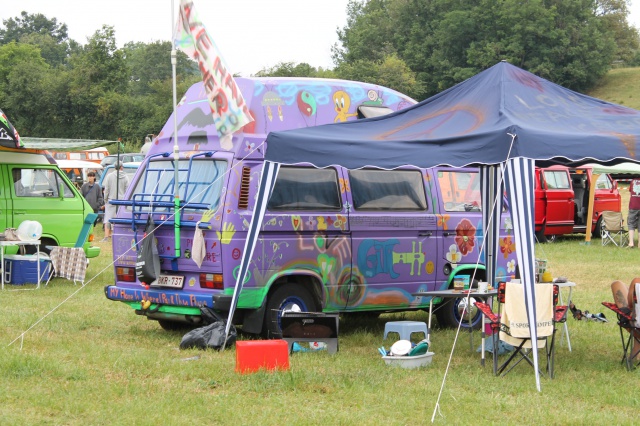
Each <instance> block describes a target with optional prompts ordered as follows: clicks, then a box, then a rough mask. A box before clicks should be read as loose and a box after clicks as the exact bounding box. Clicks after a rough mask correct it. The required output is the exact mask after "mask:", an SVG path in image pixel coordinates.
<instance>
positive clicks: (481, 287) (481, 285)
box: [478, 281, 489, 293]
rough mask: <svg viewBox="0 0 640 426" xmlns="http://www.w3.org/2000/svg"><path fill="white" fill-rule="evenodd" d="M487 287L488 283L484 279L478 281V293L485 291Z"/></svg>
mask: <svg viewBox="0 0 640 426" xmlns="http://www.w3.org/2000/svg"><path fill="white" fill-rule="evenodd" d="M488 289H489V283H488V282H486V281H480V282H479V283H478V293H486V292H487V290H488Z"/></svg>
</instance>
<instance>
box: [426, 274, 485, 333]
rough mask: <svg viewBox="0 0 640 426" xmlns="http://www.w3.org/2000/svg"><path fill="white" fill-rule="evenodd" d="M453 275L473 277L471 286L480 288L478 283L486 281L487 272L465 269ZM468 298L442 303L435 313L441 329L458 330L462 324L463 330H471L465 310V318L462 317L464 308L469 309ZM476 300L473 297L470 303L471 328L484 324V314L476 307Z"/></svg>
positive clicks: (448, 300) (446, 300) (450, 299)
mask: <svg viewBox="0 0 640 426" xmlns="http://www.w3.org/2000/svg"><path fill="white" fill-rule="evenodd" d="M451 275H468V276H469V278H470V279H471V277H473V282H472V284H471V286H472V287H476V288H477V286H478V281H483V280H485V276H486V272H485V271H484V270H481V269H477V270H475V271H474V270H473V269H464V270H458V271H456V272H455V273H452V274H451ZM449 288H450V289H452V288H453V279H452V280H451V283H450V287H449ZM466 300H467V299H466V297H459V298H455V299H453V298H446V299H444V300H443V301H442V303H440V305H439V306H438V308H437V309H436V311H435V315H436V318H437V319H438V324H439V325H440V326H441V327H445V328H457V327H458V324H461V327H462V328H463V329H468V328H469V317H468V315H469V314H468V313H467V311H466V310H465V315H464V317H463V316H462V312H463V308H466V307H467V301H466ZM474 302H475V299H474V298H473V297H472V298H471V300H470V303H469V305H470V306H469V307H468V308H469V312H470V313H471V318H472V319H471V327H473V328H479V327H480V324H481V323H482V313H481V312H480V311H479V310H478V308H476V306H475V305H474Z"/></svg>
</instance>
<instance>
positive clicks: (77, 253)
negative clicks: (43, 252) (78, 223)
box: [45, 213, 98, 286]
mask: <svg viewBox="0 0 640 426" xmlns="http://www.w3.org/2000/svg"><path fill="white" fill-rule="evenodd" d="M97 217H98V215H97V214H96V213H89V214H88V215H87V217H85V219H84V224H83V225H82V229H81V230H80V234H78V239H77V240H76V244H75V246H74V247H57V246H56V247H52V248H51V255H50V259H51V266H52V267H53V273H52V274H51V275H49V279H48V280H47V282H46V283H45V286H46V285H48V284H49V281H50V280H51V278H52V277H54V276H56V277H63V278H66V279H68V280H73V283H74V284H75V283H76V281H80V283H81V284H84V278H85V274H86V272H87V264H88V261H87V255H86V254H85V252H84V248H83V247H82V246H84V243H85V242H86V241H87V238H88V237H89V233H90V232H91V228H92V227H93V223H94V222H95V220H96V218H97Z"/></svg>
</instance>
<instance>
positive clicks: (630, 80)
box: [588, 67, 640, 109]
mask: <svg viewBox="0 0 640 426" xmlns="http://www.w3.org/2000/svg"><path fill="white" fill-rule="evenodd" d="M588 95H589V96H593V97H595V98H599V99H603V100H605V101H609V102H613V103H616V104H620V105H624V106H627V107H630V108H635V109H640V67H638V68H618V69H613V70H611V71H609V73H607V75H606V76H604V77H603V78H602V79H601V80H600V82H599V83H598V85H597V86H596V87H595V88H594V89H593V90H591V91H589V93H588Z"/></svg>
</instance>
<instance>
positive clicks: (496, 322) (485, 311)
mask: <svg viewBox="0 0 640 426" xmlns="http://www.w3.org/2000/svg"><path fill="white" fill-rule="evenodd" d="M475 305H476V308H478V310H479V311H480V312H482V315H484V316H485V317H486V318H487V320H489V324H490V326H491V328H492V329H493V330H497V329H499V328H500V315H498V314H496V313H495V312H493V311H492V310H491V306H489V305H488V304H487V303H484V302H475Z"/></svg>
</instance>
